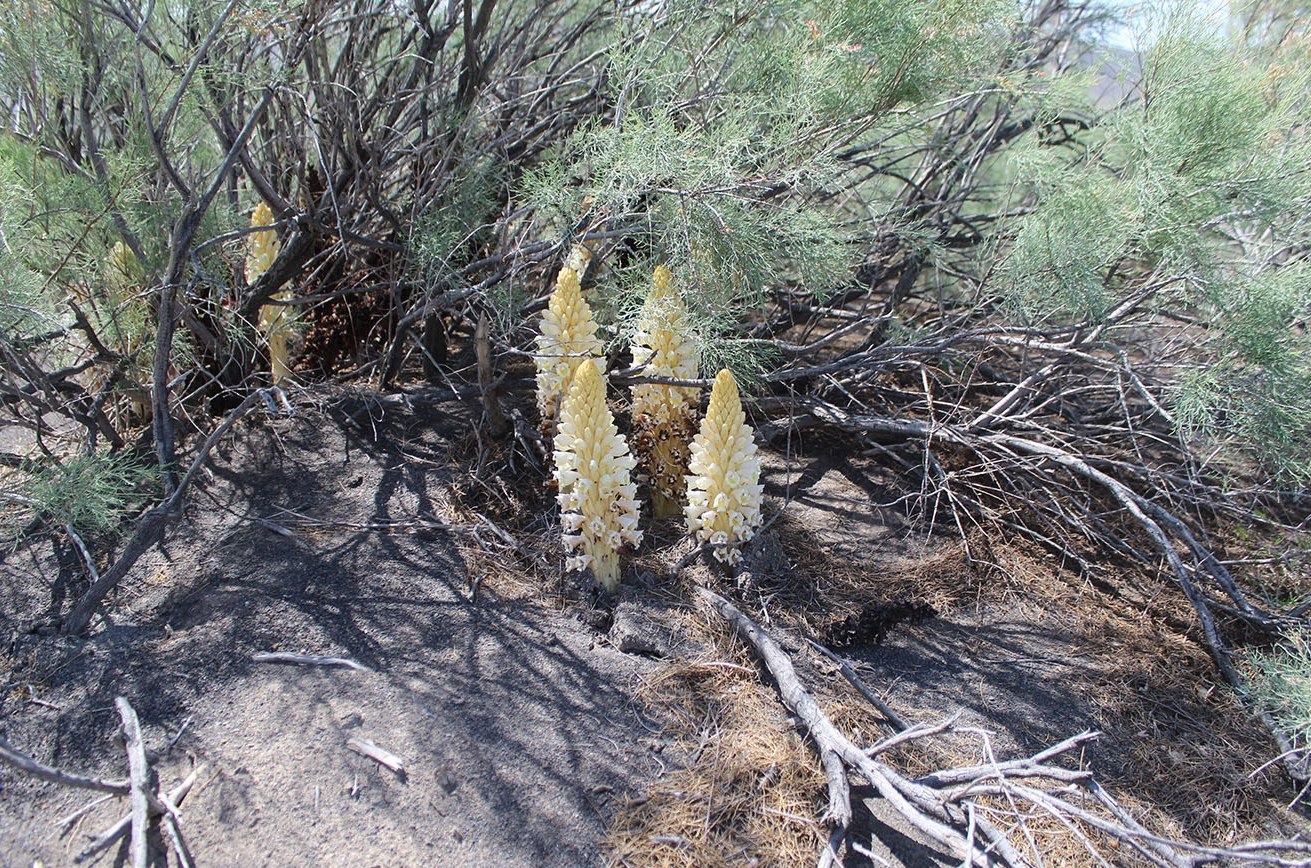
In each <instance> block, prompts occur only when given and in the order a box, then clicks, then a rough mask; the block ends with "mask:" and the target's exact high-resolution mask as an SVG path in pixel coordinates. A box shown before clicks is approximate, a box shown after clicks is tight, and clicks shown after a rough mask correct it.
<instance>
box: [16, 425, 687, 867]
mask: <svg viewBox="0 0 1311 868" xmlns="http://www.w3.org/2000/svg"><path fill="white" fill-rule="evenodd" d="M360 411H363V412H360ZM460 436H463V432H462V430H461V423H460V421H459V419H458V417H453V416H451V415H449V414H442V415H438V414H431V415H424V414H417V413H410V412H405V411H399V410H391V411H388V412H386V413H383V412H381V411H380V410H379V408H377V407H367V406H364V405H360V406H358V407H352V406H349V405H348V406H347V407H346V408H345V409H344V410H342V411H340V412H329V413H325V414H318V413H314V412H306V413H303V414H302V416H301V417H300V418H298V419H294V420H283V421H277V422H271V423H270V422H257V423H253V424H251V425H248V426H245V427H244V428H243V429H242V431H241V432H240V434H239V435H238V437H237V438H236V439H235V440H234V442H233V443H231V444H230V445H228V446H227V447H225V448H224V449H223V450H222V452H221V454H220V455H219V456H218V460H217V461H216V463H215V468H214V475H213V477H212V478H211V479H210V480H209V482H208V483H207V484H206V485H205V486H204V490H203V491H202V492H201V493H200V494H199V496H198V497H196V498H194V499H193V507H192V510H191V513H190V515H189V516H188V519H187V521H186V522H184V523H183V524H181V525H179V526H178V528H177V530H176V531H175V532H174V533H172V534H170V537H169V539H168V540H167V543H166V545H165V546H164V547H163V549H162V551H160V552H159V553H157V554H155V555H153V556H151V557H150V558H149V559H148V561H143V563H142V564H141V565H140V566H139V568H138V569H137V570H136V571H135V572H134V575H133V577H132V580H131V581H130V582H129V583H128V584H127V585H126V586H125V587H124V588H123V591H122V594H121V595H120V597H119V599H118V600H117V601H116V605H115V607H114V609H113V612H114V614H113V615H112V616H111V617H112V621H113V623H112V625H109V626H105V627H102V628H98V629H96V630H94V631H93V632H92V634H91V636H90V638H88V639H86V640H68V639H62V638H57V637H42V636H31V635H23V633H22V630H23V627H24V624H21V623H19V622H17V621H16V620H14V619H13V618H12V615H6V616H4V618H3V620H2V621H0V623H2V624H3V627H4V629H5V633H6V634H10V635H12V636H13V640H12V651H11V654H10V658H9V666H10V668H9V671H8V672H5V673H3V679H4V680H5V681H6V682H12V683H11V684H10V685H9V687H8V689H7V690H6V691H5V697H4V700H3V702H4V706H3V732H4V733H5V735H6V736H7V737H8V738H9V739H10V740H11V741H12V742H14V743H15V744H17V745H21V746H22V747H23V748H24V749H26V750H27V751H29V752H30V753H31V754H33V755H34V756H36V757H38V758H39V759H42V760H44V761H47V762H50V763H52V764H55V765H57V766H59V767H62V768H67V769H77V770H82V771H85V772H93V773H98V774H101V775H104V776H107V777H116V776H120V775H122V773H123V768H122V767H123V761H122V759H121V756H122V755H121V753H119V750H118V749H117V748H116V747H115V746H114V744H113V738H114V734H115V732H116V730H117V728H118V719H117V716H116V714H115V712H114V710H113V698H114V696H115V695H118V694H122V695H124V696H126V697H127V698H128V699H129V701H130V702H131V703H132V704H133V705H134V707H135V708H136V709H137V711H138V712H139V714H140V716H141V719H142V722H143V725H144V727H145V732H146V741H147V745H148V746H149V747H150V748H151V749H152V750H156V751H159V752H161V754H163V758H162V760H161V762H160V764H159V767H160V772H161V777H162V778H163V779H164V780H165V782H166V783H169V782H172V781H174V780H178V779H180V778H181V777H183V776H185V774H186V773H187V772H188V771H189V770H190V768H191V767H192V765H193V764H194V763H198V762H204V763H207V764H208V765H209V768H210V771H209V772H208V773H207V774H206V775H205V776H204V778H203V779H202V782H201V784H200V785H199V786H198V787H197V789H196V790H195V792H194V793H193V794H192V796H191V797H190V798H188V799H187V801H186V804H185V810H184V816H185V829H186V832H187V834H188V837H189V843H190V845H191V847H192V848H193V850H194V851H195V852H196V854H197V855H198V856H199V857H201V858H202V860H203V864H209V865H242V866H248V865H288V864H298V865H307V864H317V865H398V864H414V865H418V864H424V865H561V866H564V865H587V864H593V863H594V862H595V861H596V860H597V853H598V841H599V839H600V838H601V836H602V835H603V834H604V831H605V828H606V820H607V817H608V814H609V811H610V809H611V806H612V805H613V803H614V801H615V799H616V798H618V797H620V796H621V795H622V794H624V793H625V792H627V791H629V790H631V789H632V788H633V787H635V786H637V785H638V784H639V783H640V781H641V780H642V779H643V778H644V777H645V776H648V775H651V774H654V773H655V771H656V770H657V769H658V768H659V762H658V757H657V755H656V754H655V751H659V750H661V749H662V748H663V742H662V741H661V740H660V739H659V738H658V737H654V736H653V732H654V731H655V728H654V726H653V725H652V724H651V723H650V722H647V721H644V720H643V718H642V717H641V713H640V710H639V708H638V707H637V706H636V705H635V703H634V702H633V701H632V699H631V692H632V690H633V689H634V687H635V686H636V683H637V681H638V679H639V678H640V677H641V675H642V673H643V672H644V671H645V670H647V669H649V668H650V666H651V665H653V664H652V663H651V662H650V661H649V660H648V659H646V658H644V657H641V656H636V655H631V654H621V653H619V652H618V651H617V650H615V649H613V648H611V647H610V646H609V645H608V643H606V642H605V641H604V640H603V639H600V637H598V635H597V634H596V633H594V632H593V631H592V630H590V629H589V628H587V627H585V626H584V625H583V624H582V623H580V622H579V620H578V619H577V618H575V617H572V616H571V615H569V614H568V613H564V612H559V611H553V610H552V609H550V608H548V607H546V606H544V605H541V604H538V603H535V602H532V601H529V600H498V599H497V598H496V597H495V595H494V594H493V593H488V592H484V593H482V594H480V595H479V597H478V598H477V601H476V602H470V599H469V593H468V590H469V585H470V578H471V577H470V574H469V571H468V570H467V569H466V566H465V564H464V562H463V560H462V557H461V554H460V551H459V549H458V548H457V547H456V545H455V544H454V541H453V539H452V538H451V537H450V536H449V535H447V534H445V533H441V532H436V531H419V532H413V531H408V530H396V531H392V532H383V531H379V530H377V529H369V528H368V527H348V526H344V525H345V524H353V525H358V526H369V525H373V526H377V525H382V524H386V523H404V522H407V521H410V520H412V519H414V518H415V517H416V516H418V515H421V514H426V515H432V514H433V510H434V509H439V508H440V504H439V502H438V500H439V498H438V500H434V498H437V497H438V494H439V492H440V489H441V487H442V486H443V485H444V483H445V479H444V477H443V474H444V473H446V472H448V471H447V467H448V464H447V462H445V461H444V460H443V456H444V452H445V449H446V448H447V446H448V445H449V442H450V439H451V438H458V437H460ZM284 510H294V511H295V512H296V513H298V514H299V515H301V516H310V517H313V518H314V519H315V521H316V522H317V523H316V524H310V523H308V522H306V521H304V520H303V519H298V518H296V516H293V515H291V514H290V513H288V512H285V511H284ZM259 518H263V519H266V520H269V521H273V522H275V523H278V524H279V525H280V526H281V527H287V528H290V527H295V528H296V529H295V530H293V531H291V535H290V536H284V535H282V534H280V533H277V532H275V531H273V530H271V529H270V528H269V527H268V526H267V525H261V524H259V523H257V521H255V519H259ZM323 522H329V523H331V522H337V523H338V524H323ZM63 560H65V559H64V558H62V557H60V558H53V559H50V560H49V561H46V562H42V561H40V560H33V559H32V558H31V557H24V556H19V557H13V558H10V559H9V560H8V561H7V562H5V563H4V565H3V567H2V569H3V570H4V575H3V586H4V589H5V596H6V597H7V598H8V599H6V600H5V605H4V606H3V607H2V610H3V611H4V612H6V613H14V612H22V611H29V612H30V611H42V610H43V609H45V608H46V607H50V606H52V605H57V603H55V601H53V600H52V599H51V597H50V593H51V591H50V589H51V588H52V587H54V588H58V589H59V590H58V591H56V596H58V595H62V594H64V593H67V591H66V590H65V588H66V587H67V586H68V584H69V583H70V582H72V581H74V577H73V576H72V575H70V574H69V571H68V570H67V569H60V568H59V567H58V566H57V563H58V562H59V561H63ZM34 579H35V580H36V581H33V580H34ZM43 593H44V594H45V595H46V598H45V601H44V602H45V605H44V606H40V605H38V606H32V605H31V604H32V603H33V602H37V601H38V600H39V598H40V596H41V595H42V594H43ZM543 596H546V595H543ZM271 650H284V651H293V652H299V653H309V654H324V655H337V656H343V657H349V658H352V659H354V660H356V661H358V662H360V663H361V664H363V665H364V666H367V667H368V668H369V670H370V671H368V672H358V671H353V670H349V669H323V668H306V667H298V666H280V665H274V664H267V663H254V662H252V660H251V657H252V655H253V654H254V653H256V652H260V651H271ZM29 684H31V685H32V687H33V692H32V693H30V694H29V693H28V692H27V685H29ZM33 698H35V699H37V700H39V701H40V702H41V703H43V704H36V703H35V702H33V701H32V700H33ZM44 703H49V704H50V705H46V704H44ZM52 706H53V707H52ZM179 733H180V736H179ZM351 738H359V739H367V740H370V741H372V742H374V743H376V744H377V745H379V746H381V747H384V748H386V749H387V750H389V751H391V752H393V753H395V754H398V755H400V756H401V757H402V758H404V759H405V761H406V765H405V773H404V774H403V775H396V774H393V773H392V772H390V771H388V770H386V769H384V768H382V767H380V766H379V765H377V764H375V763H374V762H372V761H371V760H368V759H366V758H364V757H362V756H359V755H357V754H356V753H354V752H352V751H350V750H348V749H347V747H346V742H347V740H348V739H351ZM0 782H2V783H3V787H4V790H3V796H0V854H3V859H0V864H5V865H30V864H32V861H33V860H41V861H43V862H44V863H45V864H47V865H57V864H67V863H69V862H71V859H72V857H73V855H74V854H76V852H77V851H78V850H79V848H80V846H81V845H82V843H84V842H85V838H84V837H83V835H82V834H81V833H83V832H87V833H90V832H98V831H100V830H101V829H103V828H104V827H106V826H108V825H109V824H111V823H112V822H113V821H114V820H115V819H117V817H118V816H120V815H121V813H122V812H123V810H124V808H123V800H114V802H115V803H114V804H111V805H105V806H102V807H101V808H99V809H97V810H95V811H93V812H92V813H91V814H89V815H88V816H87V817H86V818H85V819H84V820H83V821H82V822H81V823H80V824H79V829H78V830H77V831H76V833H74V834H71V835H68V836H66V837H61V834H60V832H61V830H60V829H58V828H56V827H54V826H53V825H52V824H51V822H52V820H54V819H56V818H57V817H59V816H61V815H64V814H67V813H69V812H71V811H72V810H74V809H75V808H76V807H78V806H79V805H81V804H83V803H84V802H85V801H87V799H86V797H85V795H84V794H82V793H77V792H75V791H71V790H68V789H64V788H61V787H56V786H53V785H48V784H41V783H36V782H34V781H33V780H31V779H28V778H25V777H22V776H18V775H14V774H12V773H11V772H10V771H9V770H8V769H3V770H0Z"/></svg>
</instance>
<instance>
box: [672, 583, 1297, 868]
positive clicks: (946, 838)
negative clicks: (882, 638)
mask: <svg viewBox="0 0 1311 868" xmlns="http://www.w3.org/2000/svg"><path fill="white" fill-rule="evenodd" d="M697 594H698V595H699V596H700V597H701V599H702V600H704V601H706V602H707V603H708V604H709V605H710V606H711V607H712V608H713V609H714V610H715V611H716V612H717V613H718V614H719V615H720V616H721V617H723V618H724V620H725V621H727V622H728V623H729V624H730V626H732V628H733V630H734V632H735V633H737V635H738V636H739V637H740V638H741V639H742V640H743V641H745V642H746V643H747V644H749V645H750V646H751V647H752V649H753V650H754V651H755V653H756V656H757V657H758V658H759V659H760V661H761V663H762V664H764V667H765V669H766V671H767V672H768V673H769V675H770V676H771V678H772V679H773V681H774V684H775V688H776V689H777V691H778V694H779V697H780V698H781V699H782V701H783V703H784V705H786V706H787V707H788V709H789V710H791V711H792V713H793V714H794V715H796V717H797V718H798V719H799V720H800V722H801V724H802V725H803V726H805V728H806V731H807V733H808V734H809V736H810V739H811V741H812V742H813V744H814V746H815V749H816V751H817V752H818V753H819V756H820V761H821V764H822V765H823V768H824V774H825V778H826V780H827V781H828V787H829V808H828V811H827V812H826V814H825V817H824V819H825V820H826V821H828V822H829V823H831V824H832V826H833V834H832V836H831V837H830V838H829V841H828V843H827V844H826V845H825V847H824V850H823V853H822V854H821V856H820V859H819V864H820V865H821V866H831V865H836V864H840V863H839V860H840V852H839V851H840V849H841V847H842V845H843V843H846V844H847V845H848V846H850V847H851V848H852V849H853V850H855V849H863V848H861V847H860V845H859V844H858V843H857V842H852V841H850V840H849V837H850V832H849V820H850V817H851V813H850V800H851V796H850V781H849V775H851V774H855V775H858V776H860V777H862V778H864V779H865V780H867V781H869V783H870V784H871V785H872V786H873V787H874V788H875V790H877V792H878V794H879V795H880V796H882V797H883V799H884V800H886V802H887V804H888V805H889V806H890V807H891V808H892V809H893V810H895V811H896V812H897V813H899V814H900V815H901V816H902V817H903V818H905V819H906V821H907V822H909V823H910V824H911V825H912V826H914V827H915V829H917V830H918V831H919V832H920V833H921V834H922V835H923V836H924V837H925V838H927V840H928V841H929V842H932V843H933V844H935V845H937V846H938V847H941V848H943V849H945V850H946V851H947V852H948V853H950V854H951V855H952V857H953V858H955V859H957V860H960V863H961V864H962V865H976V866H991V865H998V864H999V865H1003V866H1007V868H1029V866H1031V865H1041V864H1042V860H1041V854H1037V853H1035V854H1034V857H1033V858H1030V857H1028V856H1026V855H1025V854H1023V853H1022V852H1021V851H1020V849H1019V848H1018V847H1017V846H1016V844H1015V843H1014V842H1013V841H1012V840H1011V838H1012V836H1014V835H1015V834H1017V832H1023V833H1024V835H1025V837H1026V839H1027V841H1028V843H1029V846H1030V847H1032V846H1034V845H1033V841H1034V838H1033V837H1032V836H1031V835H1030V833H1029V831H1028V829H1027V828H1026V822H1027V819H1028V817H1029V816H1039V815H1043V816H1050V817H1053V818H1055V819H1056V820H1057V821H1058V822H1060V823H1061V824H1062V825H1064V826H1065V827H1066V828H1067V829H1068V830H1070V832H1071V834H1073V835H1074V836H1075V838H1076V839H1077V840H1078V841H1079V842H1080V843H1081V844H1082V845H1083V846H1084V848H1085V849H1086V850H1087V851H1088V852H1089V854H1090V855H1091V856H1092V857H1093V858H1094V860H1095V861H1097V862H1099V863H1100V864H1109V858H1108V857H1107V856H1105V855H1103V854H1102V853H1101V852H1100V850H1099V848H1098V846H1097V844H1096V842H1095V841H1094V840H1093V838H1092V837H1091V836H1090V835H1089V834H1087V830H1088V829H1093V830H1096V832H1098V833H1100V834H1101V835H1104V836H1106V837H1107V838H1109V839H1112V840H1113V841H1114V842H1116V844H1117V845H1118V846H1124V847H1128V848H1131V849H1132V850H1134V851H1135V852H1136V853H1138V854H1139V855H1140V856H1142V857H1143V858H1144V859H1145V860H1146V861H1147V862H1149V863H1151V864H1153V865H1157V866H1160V868H1194V866H1201V865H1208V864H1214V863H1217V862H1224V863H1226V864H1259V865H1275V866H1283V868H1308V866H1311V843H1304V842H1301V841H1259V842H1254V843H1250V844H1242V845H1239V846H1236V847H1232V848H1222V847H1205V846H1201V845H1197V844H1192V843H1190V842H1185V841H1176V840H1171V839H1169V838H1166V837H1164V836H1161V835H1156V834H1154V833H1152V832H1151V831H1149V830H1148V829H1146V828H1145V827H1144V826H1142V824H1141V823H1139V822H1138V821H1137V820H1135V819H1134V818H1133V816H1132V815H1131V814H1130V813H1129V812H1128V811H1127V810H1125V809H1124V808H1123V807H1122V806H1121V805H1119V803H1117V802H1116V801H1115V799H1114V798H1113V797H1112V796H1111V795H1110V793H1107V792H1106V791H1105V790H1103V789H1102V788H1101V787H1100V786H1099V785H1098V784H1097V781H1096V780H1095V779H1094V778H1093V775H1092V772H1091V771H1089V770H1087V769H1083V768H1067V767H1064V766H1057V765H1052V764H1051V761H1052V760H1055V759H1057V758H1058V757H1062V756H1067V755H1069V754H1071V753H1073V752H1074V751H1075V750H1076V749H1080V748H1082V747H1083V746H1084V745H1086V744H1088V743H1089V742H1092V741H1093V740H1095V739H1096V738H1098V737H1099V735H1100V734H1099V733H1095V732H1082V733H1079V734H1078V735H1075V736H1071V737H1070V738H1067V739H1065V740H1064V741H1061V742H1059V743H1057V744H1054V745H1052V746H1051V747H1049V748H1047V749H1045V750H1042V751H1039V752H1038V753H1035V754H1033V755H1032V756H1028V757H1023V758H1020V759H1013V760H1006V761H1000V762H999V761H996V760H994V759H993V758H992V750H991V747H990V745H989V744H988V743H987V738H988V734H987V733H985V732H983V731H982V730H978V729H972V728H969V727H962V726H958V725H957V724H956V721H955V718H952V719H949V720H946V721H942V722H939V723H937V724H925V725H919V726H915V727H911V728H908V729H904V730H902V731H900V732H897V733H895V734H894V735H892V736H890V737H889V738H887V739H885V740H883V741H882V742H880V743H878V744H875V745H873V746H872V747H870V748H867V749H862V748H859V747H857V746H856V745H855V744H853V743H852V742H851V741H850V740H849V739H848V738H847V737H846V736H845V735H844V734H843V733H842V732H841V731H840V730H838V729H837V727H836V726H834V725H833V723H832V721H830V720H829V718H828V717H827V715H825V714H824V711H823V709H822V708H821V707H820V706H819V703H818V702H817V701H816V700H815V698H814V696H813V695H811V693H810V692H809V691H808V690H807V689H806V688H805V687H804V685H802V683H801V680H800V678H799V677H798V675H797V672H796V669H795V668H794V667H793V665H792V661H791V659H790V658H789V657H788V655H787V654H786V653H785V652H784V651H783V649H782V648H781V647H780V646H779V644H778V643H777V642H776V641H775V640H774V639H773V638H772V637H770V635H769V634H768V633H767V632H766V631H765V630H764V628H762V627H761V626H760V625H759V624H757V623H756V622H755V621H753V620H752V619H751V618H750V617H748V616H747V615H746V614H744V613H743V612H742V611H741V610H740V609H738V608H737V607H736V606H734V605H733V604H732V603H730V602H729V601H728V600H726V599H725V598H723V597H722V596H720V595H719V594H716V593H714V592H713V591H711V590H709V589H708V588H704V587H701V588H697ZM830 656H833V655H830ZM866 692H867V691H862V693H866ZM880 704H882V703H880ZM940 733H972V734H975V735H979V736H981V737H982V738H983V739H984V740H985V744H984V747H985V750H984V754H985V757H986V758H987V760H988V761H987V762H984V763H979V764H976V765H968V766H961V767H958V768H950V769H940V770H938V771H934V772H931V773H929V774H926V775H924V776H922V777H919V778H917V779H915V780H909V779H907V778H905V777H904V776H902V775H901V774H900V773H898V772H897V771H896V770H895V769H894V768H893V767H892V766H890V765H888V764H887V763H884V762H880V761H879V760H878V759H876V757H878V756H879V755H881V754H884V753H886V752H887V751H888V750H889V749H890V748H892V747H894V746H896V745H898V744H904V743H906V742H909V741H912V740H915V739H921V738H928V737H932V736H935V735H938V734H940ZM1043 785H1045V786H1047V787H1049V788H1047V789H1044V788H1042V786H1043ZM838 790H841V791H840V792H839V791H838ZM985 797H994V798H996V797H999V798H1002V799H1004V800H1005V802H1006V804H1007V808H1006V809H1005V810H1004V811H1002V812H1001V814H1002V815H1004V816H1005V817H1006V819H1007V826H1008V831H1003V830H1002V829H1000V828H998V827H997V826H995V825H993V823H992V822H990V821H989V819H988V816H989V815H990V814H992V813H994V810H995V809H994V808H992V807H990V806H989V803H988V802H986V801H979V799H981V798H985ZM1085 802H1086V803H1085ZM844 808H845V810H844Z"/></svg>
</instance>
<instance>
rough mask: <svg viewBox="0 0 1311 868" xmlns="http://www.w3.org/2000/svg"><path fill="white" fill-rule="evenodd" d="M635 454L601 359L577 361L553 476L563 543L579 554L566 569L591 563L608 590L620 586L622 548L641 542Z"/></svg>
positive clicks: (558, 437) (558, 436) (559, 429)
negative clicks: (608, 393)
mask: <svg viewBox="0 0 1311 868" xmlns="http://www.w3.org/2000/svg"><path fill="white" fill-rule="evenodd" d="M633 464H634V461H633V456H632V455H631V454H629V451H628V444H627V443H625V442H624V438H623V437H621V436H619V431H618V429H617V428H616V427H615V420H614V416H613V415H611V413H610V408H609V407H608V406H607V405H606V401H605V380H604V375H603V373H602V371H601V368H600V363H599V361H598V362H597V363H596V364H592V363H588V364H582V365H579V366H578V371H577V373H576V374H575V375H574V378H573V383H572V385H571V386H570V387H569V392H568V394H567V395H566V396H565V399H564V403H563V406H562V407H561V408H560V420H559V425H558V426H557V431H556V434H555V481H556V484H557V485H558V486H559V489H560V491H559V494H558V495H557V497H558V499H559V502H560V511H561V519H560V520H561V524H562V525H563V528H564V544H565V547H566V548H567V549H569V550H570V551H572V552H576V554H574V555H572V556H570V557H569V559H568V560H567V562H566V568H567V569H577V570H584V569H587V568H588V567H591V569H592V574H593V575H594V576H595V577H596V580H597V581H598V582H599V583H600V584H601V586H602V587H604V588H605V589H606V590H608V591H614V590H615V589H616V588H617V587H618V586H619V551H620V549H622V548H623V547H624V546H632V547H634V548H636V547H637V546H639V545H641V543H642V532H641V531H640V530H638V528H637V521H638V505H637V485H636V484H635V483H634V482H633V481H632V472H633Z"/></svg>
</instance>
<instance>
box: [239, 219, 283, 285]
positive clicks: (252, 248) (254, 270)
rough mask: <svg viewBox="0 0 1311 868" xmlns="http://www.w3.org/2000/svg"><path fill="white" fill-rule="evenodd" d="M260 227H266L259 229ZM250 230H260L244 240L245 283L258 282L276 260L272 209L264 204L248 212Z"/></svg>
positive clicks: (276, 241) (275, 236) (276, 250)
mask: <svg viewBox="0 0 1311 868" xmlns="http://www.w3.org/2000/svg"><path fill="white" fill-rule="evenodd" d="M260 227H268V228H265V229H261V228H260ZM250 228H252V229H260V231H258V232H252V233H250V235H248V236H247V238H246V283H247V284H252V283H254V282H255V281H257V280H259V279H260V277H261V276H262V275H263V274H264V272H266V271H268V270H269V269H270V268H272V267H273V260H275V259H277V258H278V250H279V249H280V247H281V246H280V245H279V244H278V233H277V230H276V229H274V228H273V209H272V208H270V207H269V206H268V204H267V203H265V202H260V203H259V204H258V205H256V206H255V210H254V211H251V212H250Z"/></svg>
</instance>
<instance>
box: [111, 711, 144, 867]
mask: <svg viewBox="0 0 1311 868" xmlns="http://www.w3.org/2000/svg"><path fill="white" fill-rule="evenodd" d="M114 705H115V707H117V708H118V716H119V717H120V718H122V720H123V741H124V743H125V745H126V747H127V760H128V769H129V771H130V773H131V776H132V814H131V817H132V844H131V855H132V868H146V863H147V862H148V861H149V860H150V853H149V845H148V843H147V839H146V835H147V833H148V832H149V831H150V790H149V789H148V786H149V778H150V763H149V762H147V761H146V748H145V746H144V745H143V744H142V742H141V723H140V721H138V720H137V713H136V711H134V710H133V708H132V706H131V705H130V704H129V703H128V701H127V700H126V699H124V698H123V697H121V696H120V697H118V698H116V699H115V700H114Z"/></svg>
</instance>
